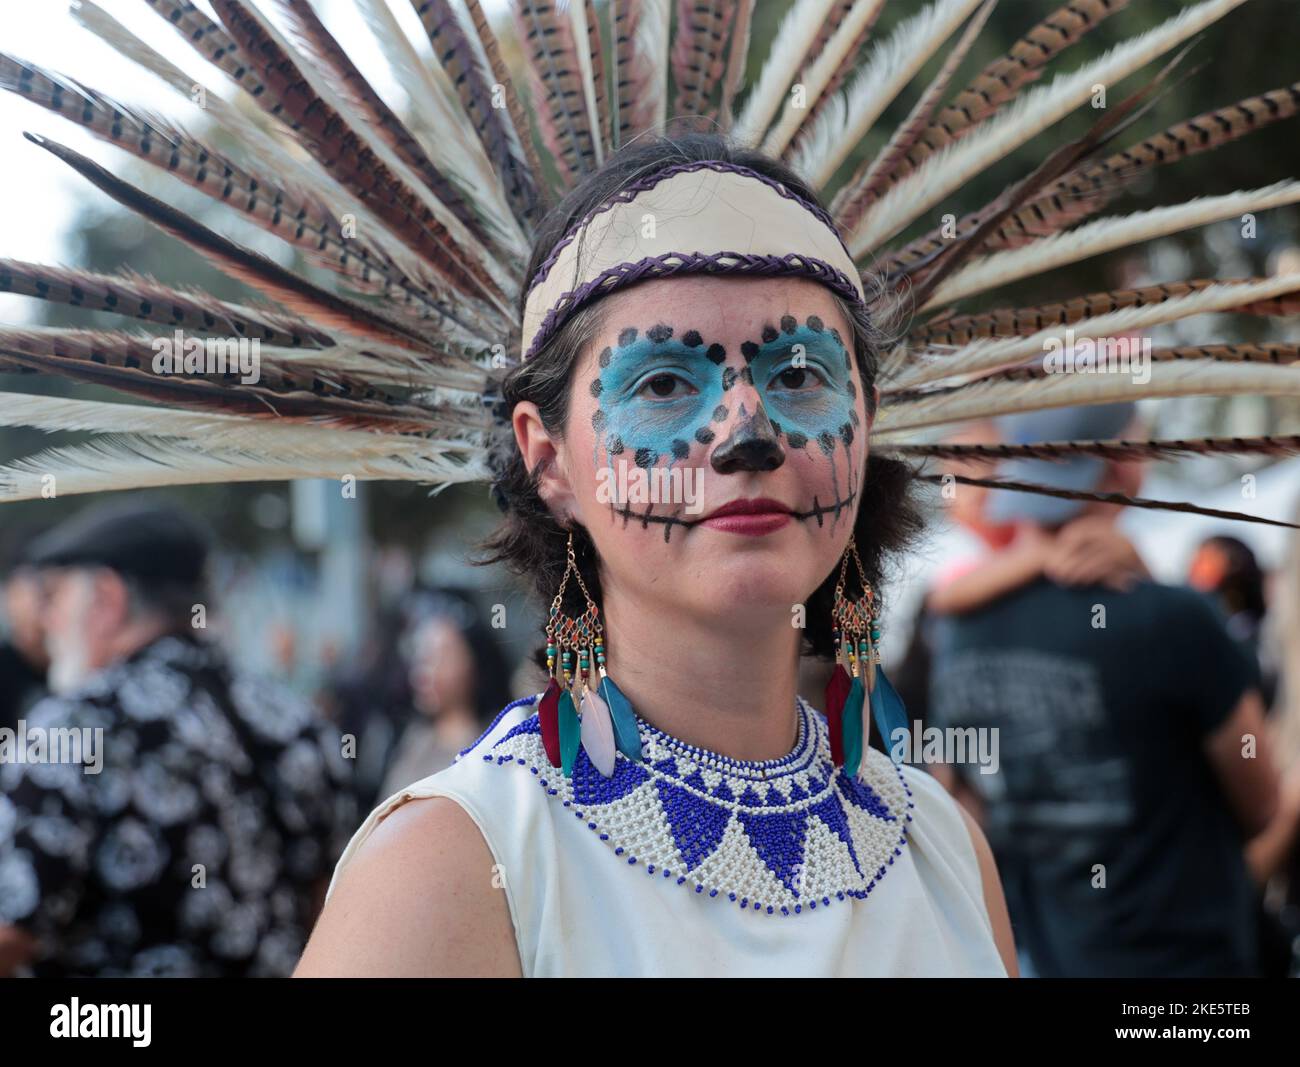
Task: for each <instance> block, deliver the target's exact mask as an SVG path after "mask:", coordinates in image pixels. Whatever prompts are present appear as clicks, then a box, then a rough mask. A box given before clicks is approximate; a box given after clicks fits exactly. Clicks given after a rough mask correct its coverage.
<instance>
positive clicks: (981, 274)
mask: <svg viewBox="0 0 1300 1067" xmlns="http://www.w3.org/2000/svg"><path fill="white" fill-rule="evenodd" d="M1297 201H1300V182H1293V181H1284V182H1277V183H1276V184H1274V185H1270V186H1266V187H1265V188H1263V189H1252V190H1249V191H1245V192H1236V193H1229V194H1227V195H1225V196H1206V197H1201V198H1200V199H1197V200H1192V201H1190V202H1189V203H1186V204H1176V205H1173V206H1171V207H1162V208H1153V209H1151V210H1149V211H1139V212H1135V213H1134V214H1132V215H1126V216H1123V217H1121V218H1106V219H1097V220H1096V221H1095V222H1091V223H1088V224H1087V225H1085V226H1081V227H1079V228H1078V229H1075V230H1070V231H1069V232H1068V233H1061V234H1054V235H1053V236H1051V237H1044V238H1041V239H1040V240H1037V241H1034V242H1033V243H1032V244H1028V245H1025V246H1024V247H1022V248H1016V249H1012V250H1011V251H1008V252H997V253H995V254H993V255H991V256H986V257H984V258H983V259H980V260H977V261H975V262H973V263H971V264H969V265H968V266H966V267H965V268H964V269H962V270H961V271H959V272H958V273H957V274H955V275H953V276H952V277H951V278H949V279H948V280H947V281H945V282H943V283H942V284H941V285H940V286H939V288H938V289H937V290H936V291H935V293H934V295H933V296H932V297H931V298H930V300H929V302H928V303H927V304H926V305H925V307H924V308H922V310H923V311H924V310H929V309H933V308H936V307H939V306H942V305H945V304H951V303H954V302H955V301H958V300H962V299H965V298H966V297H970V296H975V295H977V294H979V293H983V292H987V291H988V290H990V289H998V288H1001V287H1002V286H1004V285H1008V284H1009V283H1011V282H1014V281H1018V280H1020V279H1021V278H1028V277H1033V276H1035V275H1039V274H1045V273H1047V272H1048V271H1051V270H1055V269H1056V268H1058V267H1063V266H1065V265H1067V264H1069V263H1077V262H1079V261H1080V260H1084V259H1088V258H1090V257H1092V256H1096V255H1101V254H1102V253H1103V252H1110V251H1113V250H1114V249H1117V248H1125V247H1127V246H1129V245H1134V244H1139V243H1141V242H1143V241H1150V240H1153V239H1154V238H1157V237H1164V236H1167V235H1168V234H1171V233H1178V232H1180V231H1182V230H1187V229H1191V228H1193V227H1195V226H1206V225H1209V224H1210V223H1212V222H1221V221H1223V220H1224V219H1230V218H1234V217H1240V216H1241V215H1243V214H1246V213H1248V212H1257V211H1267V210H1269V209H1271V208H1276V207H1282V206H1284V205H1286V204H1294V203H1296V202H1297Z"/></svg>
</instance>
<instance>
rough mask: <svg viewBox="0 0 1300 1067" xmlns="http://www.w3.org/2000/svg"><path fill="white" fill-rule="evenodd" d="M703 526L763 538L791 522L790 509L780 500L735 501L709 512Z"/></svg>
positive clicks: (763, 497)
mask: <svg viewBox="0 0 1300 1067" xmlns="http://www.w3.org/2000/svg"><path fill="white" fill-rule="evenodd" d="M701 521H702V523H703V525H705V526H711V527H713V529H715V530H725V531H727V532H728V533H738V534H746V535H747V536H749V537H761V536H763V534H769V533H773V532H775V531H776V530H779V529H781V527H782V526H784V525H785V524H786V523H788V522H789V521H790V509H789V508H788V507H786V506H785V505H784V504H782V503H781V502H780V501H779V500H773V499H771V498H770V497H765V496H760V497H755V498H754V499H752V500H733V501H732V502H731V503H729V504H723V505H722V507H720V508H717V509H716V510H714V511H711V512H709V514H708V515H706V516H705V517H704V519H702V520H701Z"/></svg>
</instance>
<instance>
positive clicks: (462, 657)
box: [376, 590, 510, 799]
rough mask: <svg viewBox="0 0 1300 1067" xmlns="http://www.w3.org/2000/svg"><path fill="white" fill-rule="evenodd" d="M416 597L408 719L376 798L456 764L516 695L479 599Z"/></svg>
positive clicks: (446, 593) (447, 593)
mask: <svg viewBox="0 0 1300 1067" xmlns="http://www.w3.org/2000/svg"><path fill="white" fill-rule="evenodd" d="M412 601H413V603H412V606H411V613H412V615H413V616H414V617H413V618H412V619H411V620H410V621H409V622H408V624H407V631H408V635H409V636H408V638H407V640H406V641H405V642H404V644H405V645H406V646H407V650H406V657H405V658H406V662H407V663H408V664H409V668H408V676H409V683H408V684H409V688H410V701H409V706H408V708H407V715H408V721H407V722H406V727H405V729H404V730H403V731H402V735H401V738H400V739H399V741H398V743H397V746H396V750H395V752H394V755H393V758H392V761H391V764H390V766H389V767H388V769H387V771H386V772H385V774H384V780H383V784H382V786H381V789H380V792H379V797H377V798H376V799H381V798H384V797H388V796H391V795H392V794H393V793H395V792H397V791H398V790H399V789H401V788H402V787H403V786H406V785H410V784H411V783H412V782H414V781H417V780H419V779H421V778H426V777H428V776H429V775H430V774H434V773H435V772H437V771H440V770H442V769H443V768H445V767H450V766H451V764H452V763H453V762H455V759H456V754H457V753H458V752H460V751H462V750H463V749H464V748H465V747H466V746H467V745H469V744H470V743H471V742H472V741H473V740H474V739H475V738H476V737H477V736H478V735H479V734H480V733H482V731H483V727H484V726H485V725H486V724H487V723H488V722H490V721H491V720H492V718H493V717H494V716H495V714H496V713H497V712H498V711H499V710H500V709H501V704H502V702H503V701H505V700H507V699H508V698H509V697H508V694H509V692H510V690H509V688H508V687H507V685H506V684H505V682H506V677H505V670H504V663H503V661H502V657H501V653H500V650H499V649H498V648H497V645H496V642H495V641H494V640H493V635H492V631H491V630H490V629H489V628H488V627H487V626H485V625H484V624H483V622H482V621H481V620H480V619H479V617H478V612H477V609H476V608H475V607H474V604H473V602H472V601H471V600H470V599H469V598H468V597H466V596H465V595H463V594H461V593H459V592H456V591H453V590H440V591H438V592H433V593H418V594H416V595H415V596H414V597H412Z"/></svg>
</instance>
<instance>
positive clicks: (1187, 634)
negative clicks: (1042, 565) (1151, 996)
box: [930, 404, 1278, 977]
mask: <svg viewBox="0 0 1300 1067" xmlns="http://www.w3.org/2000/svg"><path fill="white" fill-rule="evenodd" d="M1134 415H1135V409H1134V407H1133V406H1132V405H1129V404H1118V405H1096V406H1089V407H1080V408H1074V409H1067V410H1065V411H1056V412H1050V413H1049V412H1033V413H1030V414H1027V415H1017V416H1014V417H1012V418H1007V419H1003V420H1001V426H1000V432H1001V435H1002V438H1003V439H1004V440H1006V441H1009V442H1016V441H1030V440H1034V441H1036V440H1071V439H1080V438H1097V439H1106V438H1117V437H1121V436H1124V431H1125V430H1126V429H1127V428H1128V424H1129V423H1131V422H1132V420H1133V418H1134ZM998 474H999V475H1000V476H1001V477H1002V478H1003V479H1005V480H1010V481H1021V482H1030V483H1037V484H1042V485H1048V486H1051V487H1054V488H1057V489H1061V490H1070V491H1079V492H1085V493H1087V492H1103V493H1104V492H1121V493H1124V494H1127V495H1135V494H1136V493H1137V492H1138V490H1139V488H1140V484H1141V469H1140V466H1139V465H1138V464H1136V463H1131V462H1130V463H1124V462H1116V461H1113V460H1109V459H1101V458H1097V457H1091V456H1084V457H1078V458H1075V459H1073V460H1070V461H1068V462H1065V463H1060V464H1058V463H1054V462H1048V461H1042V460H1019V459H1018V460H1015V461H1012V462H1005V463H1003V464H1002V465H1001V468H1000V469H999V471H998ZM988 510H989V512H990V518H991V519H992V520H993V521H999V522H1014V523H1020V524H1028V525H1030V526H1032V527H1034V528H1036V529H1037V531H1038V532H1039V533H1041V534H1043V535H1045V536H1051V537H1055V536H1058V535H1059V532H1060V531H1061V530H1063V529H1065V528H1066V527H1067V524H1069V523H1071V522H1077V521H1080V520H1083V521H1094V522H1107V521H1113V520H1114V518H1115V516H1116V513H1117V511H1118V509H1117V508H1116V507H1115V506H1113V505H1106V504H1101V503H1095V502H1090V501H1085V500H1078V499H1059V498H1052V497H1043V496H1037V495H1030V494H1026V493H1018V492H1012V491H1005V490H1004V491H995V492H994V493H993V499H992V500H991V501H990V504H989V508H988ZM934 640H935V650H934V658H933V661H932V666H931V674H930V679H931V686H930V692H931V705H930V708H931V720H930V723H932V724H933V725H935V726H938V727H941V728H950V729H957V730H962V731H969V730H970V729H972V728H973V729H976V730H986V731H989V737H990V738H992V737H994V736H996V739H997V746H998V752H999V757H998V766H997V767H996V768H995V769H992V770H991V771H986V768H984V767H962V766H958V767H955V768H954V770H955V771H956V773H957V775H958V776H959V777H960V779H961V782H962V786H963V787H964V788H969V789H971V790H973V791H974V792H975V794H976V796H977V797H978V799H979V802H980V807H981V808H982V811H983V817H984V830H985V832H986V834H987V836H988V840H989V843H990V845H991V846H992V849H993V852H994V855H995V856H996V858H997V863H998V869H999V870H1000V871H1001V873H1002V878H1003V884H1004V886H1005V889H1006V895H1007V904H1008V909H1009V911H1010V914H1011V918H1012V924H1013V927H1014V929H1015V933H1016V942H1017V944H1018V945H1020V946H1021V948H1022V951H1023V952H1024V954H1025V955H1026V956H1027V957H1028V959H1027V960H1023V961H1022V968H1023V973H1028V974H1037V975H1040V976H1044V977H1117V976H1143V977H1190V976H1211V975H1213V976H1244V975H1251V974H1255V973H1258V968H1259V961H1258V959H1257V953H1256V945H1255V931H1254V914H1255V912H1254V890H1253V886H1252V884H1251V879H1250V875H1249V872H1248V869H1247V866H1246V863H1245V858H1244V847H1245V844H1246V842H1247V840H1248V839H1249V838H1250V837H1252V836H1254V835H1255V834H1257V833H1259V832H1260V831H1261V830H1263V829H1264V828H1265V827H1266V826H1267V825H1268V823H1269V820H1270V819H1271V818H1272V816H1273V813H1274V811H1275V810H1276V806H1277V796H1278V782H1277V775H1276V772H1275V771H1274V769H1273V763H1272V761H1271V760H1270V758H1269V754H1268V753H1267V752H1266V751H1265V749H1266V747H1267V740H1266V737H1265V734H1264V729H1263V726H1264V718H1263V705H1262V702H1261V700H1260V697H1259V693H1258V677H1257V672H1256V670H1255V669H1254V666H1253V664H1252V663H1251V661H1250V660H1249V659H1248V657H1246V656H1245V655H1244V654H1243V651H1242V649H1241V648H1240V647H1239V646H1238V645H1237V644H1236V643H1235V642H1234V641H1233V640H1232V639H1231V637H1230V636H1229V634H1228V633H1227V630H1226V629H1225V626H1224V620H1223V617H1222V614H1221V613H1220V612H1219V611H1218V609H1217V607H1216V606H1215V605H1214V604H1213V603H1211V602H1210V600H1209V599H1208V598H1207V597H1205V596H1203V595H1202V594H1200V593H1198V592H1196V591H1194V590H1191V589H1187V588H1176V587H1169V586H1162V585H1158V584H1156V583H1155V582H1152V581H1150V580H1147V579H1144V578H1139V579H1138V580H1136V581H1134V582H1132V583H1131V584H1128V583H1121V587H1115V586H1114V585H1107V584H1105V583H1103V582H1101V581H1097V582H1093V583H1089V584H1084V585H1077V584H1068V583H1065V582H1061V581H1054V580H1053V578H1052V577H1051V575H1050V574H1049V573H1044V572H1040V573H1038V574H1037V575H1036V576H1029V577H1028V578H1027V580H1025V581H1023V582H1020V583H1015V584H1014V586H1013V587H1012V588H1010V589H1009V591H1007V592H1005V593H1003V594H1002V595H1000V596H998V597H996V599H994V600H992V601H991V602H990V603H988V604H986V605H984V606H983V607H980V608H978V609H977V610H975V611H972V612H969V613H966V614H963V615H957V616H949V617H946V618H943V619H941V620H939V621H938V623H937V624H936V626H935V629H934ZM967 736H969V735H967ZM1243 738H1251V739H1253V740H1252V742H1251V743H1250V744H1249V745H1247V744H1245V743H1244V742H1243Z"/></svg>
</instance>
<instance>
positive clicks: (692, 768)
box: [462, 694, 915, 916]
mask: <svg viewBox="0 0 1300 1067" xmlns="http://www.w3.org/2000/svg"><path fill="white" fill-rule="evenodd" d="M539 697H540V694H538V695H534V696H531V697H525V698H524V699H522V700H517V701H515V702H514V703H513V704H511V705H509V707H507V708H506V709H505V710H504V711H503V712H502V715H504V714H505V713H506V712H507V711H510V710H512V709H513V708H516V707H519V706H521V705H526V704H532V703H534V702H536V701H537V700H538V699H539ZM796 707H797V711H798V716H799V737H798V740H797V741H796V742H795V747H794V749H793V750H792V751H791V752H790V753H789V754H788V755H787V756H784V757H782V758H781V759H777V760H764V761H745V760H736V759H732V758H730V757H727V756H723V755H720V754H718V753H713V752H708V751H706V750H703V749H699V748H696V747H694V746H691V745H687V744H686V743H685V742H682V741H680V740H678V739H676V738H674V737H672V736H670V735H668V734H665V733H664V732H663V731H661V730H658V729H656V728H655V727H654V726H652V725H651V724H650V723H648V722H646V721H645V720H644V719H642V718H641V717H640V716H637V728H638V730H639V731H640V734H641V741H642V746H643V750H644V753H645V756H646V759H645V761H644V762H636V761H634V760H630V759H628V758H627V757H626V756H624V755H623V754H622V753H621V752H620V753H618V755H617V757H616V760H615V765H614V774H613V776H612V777H610V778H605V777H604V776H603V775H602V774H601V773H600V772H599V771H598V770H596V768H595V766H594V765H593V764H592V763H591V761H590V759H588V758H587V754H586V752H585V751H584V750H582V749H579V752H578V757H577V762H576V764H575V766H574V770H573V776H572V778H571V779H570V778H566V777H565V775H564V774H563V773H562V772H561V771H560V769H559V768H558V767H554V766H552V765H551V763H550V760H549V759H547V757H546V751H545V748H544V746H543V744H542V739H541V725H540V723H539V722H538V717H537V714H536V713H533V714H532V715H530V716H528V717H527V718H525V719H523V720H522V721H521V722H519V723H518V724H516V725H515V726H514V727H512V728H511V729H510V730H508V731H507V732H506V733H505V734H504V735H503V736H502V737H501V738H500V739H499V740H498V741H496V742H495V743H494V744H493V745H492V746H491V749H490V750H489V751H488V752H486V753H484V754H483V757H482V758H483V760H484V761H485V762H487V763H494V764H495V765H496V766H498V767H500V766H507V765H510V766H516V767H527V768H528V769H529V770H530V771H531V773H532V774H533V775H534V776H535V777H536V779H537V781H538V784H539V785H540V786H541V787H542V788H543V789H544V790H545V791H546V794H547V796H548V797H549V798H551V799H552V800H553V801H554V802H556V803H558V804H560V805H562V806H563V807H565V808H567V809H569V810H570V811H571V812H572V814H573V815H574V817H575V818H578V819H580V820H582V821H583V822H585V823H586V825H587V828H588V829H589V830H591V831H592V832H593V833H595V834H596V835H597V836H598V838H599V839H600V840H601V841H603V842H605V843H606V844H607V845H608V846H609V847H610V848H611V849H612V851H613V853H614V855H616V856H618V857H620V858H623V859H625V860H626V862H627V864H628V866H630V867H634V866H636V865H637V864H641V865H642V867H643V868H644V870H645V871H646V873H647V874H650V875H654V874H659V875H660V876H661V877H662V878H664V879H666V880H670V881H673V882H675V884H677V885H681V886H686V887H687V888H688V889H693V890H694V892H696V893H697V894H700V895H705V894H707V895H708V896H709V897H710V898H714V899H726V900H729V901H730V902H732V903H734V904H738V905H739V906H740V907H741V908H743V909H746V910H753V911H758V912H760V913H763V914H767V915H785V916H788V915H798V914H801V913H803V912H804V910H808V911H814V910H816V908H817V907H818V906H819V905H820V906H822V907H828V906H829V905H830V904H831V903H832V902H833V901H837V900H839V901H844V900H864V899H865V898H866V897H867V896H868V895H869V894H870V893H871V892H872V891H873V890H874V889H875V887H876V886H877V885H879V884H880V880H881V879H882V878H884V876H885V875H886V874H887V873H888V871H889V868H890V867H892V866H893V864H894V861H895V860H896V859H897V858H898V857H900V856H901V855H902V850H903V848H904V846H905V845H906V844H907V841H908V829H909V824H910V823H911V822H912V821H913V809H914V808H915V803H914V801H913V799H912V790H911V787H910V786H909V785H908V784H907V781H906V779H905V778H904V777H903V772H902V770H901V769H900V768H899V767H898V766H896V765H895V764H894V763H893V761H892V760H890V758H889V757H888V756H886V755H884V754H883V753H880V752H877V751H876V750H874V749H869V750H868V753H867V754H866V755H865V756H864V770H863V776H864V777H865V779H866V780H865V781H863V780H861V779H860V778H850V777H849V776H848V775H846V774H845V773H844V772H843V770H842V769H840V768H837V767H835V766H834V764H833V763H832V761H831V756H830V736H829V732H828V729H827V726H826V720H825V718H824V717H823V716H822V715H821V713H820V712H817V711H815V710H814V709H813V708H812V707H811V706H810V705H809V704H808V703H807V702H806V701H804V700H803V698H798V699H797V702H796ZM501 717H502V716H501V715H499V716H497V719H496V720H495V721H494V723H493V727H495V726H496V725H497V723H498V722H500V720H501ZM491 732H492V728H489V730H488V733H491ZM485 736H486V735H485ZM482 740H483V739H482V738H480V739H479V741H476V742H475V743H474V745H471V746H470V748H469V749H466V750H465V753H468V752H470V751H471V750H473V749H474V748H476V747H477V746H478V745H479V743H480V742H481V741H482ZM465 753H462V755H464V754H465ZM647 816H650V817H649V818H647Z"/></svg>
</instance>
